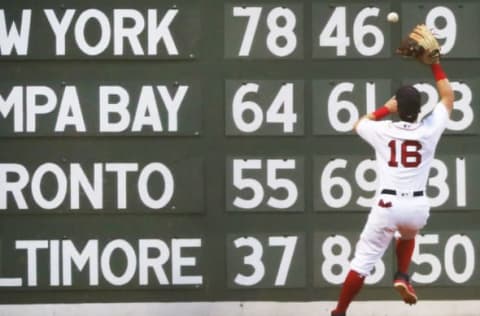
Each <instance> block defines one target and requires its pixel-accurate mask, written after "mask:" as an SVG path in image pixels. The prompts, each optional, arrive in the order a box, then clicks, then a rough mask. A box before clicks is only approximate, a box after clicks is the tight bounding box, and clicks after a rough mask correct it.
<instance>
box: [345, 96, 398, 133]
mask: <svg viewBox="0 0 480 316" xmlns="http://www.w3.org/2000/svg"><path fill="white" fill-rule="evenodd" d="M396 112H397V100H396V99H395V97H393V98H391V99H390V100H388V101H387V102H386V103H385V105H384V106H382V107H381V108H378V109H377V110H375V111H374V112H372V113H368V114H366V115H364V116H362V117H361V118H360V119H359V120H358V121H356V122H355V124H354V125H353V130H354V131H357V126H358V124H359V123H360V122H361V121H362V120H374V121H376V120H379V119H381V118H383V117H385V116H387V115H389V114H390V113H396Z"/></svg>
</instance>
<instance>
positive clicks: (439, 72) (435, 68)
mask: <svg viewBox="0 0 480 316" xmlns="http://www.w3.org/2000/svg"><path fill="white" fill-rule="evenodd" d="M432 72H433V77H434V78H435V81H439V80H443V79H446V78H447V75H446V74H445V71H443V68H442V65H440V64H432Z"/></svg>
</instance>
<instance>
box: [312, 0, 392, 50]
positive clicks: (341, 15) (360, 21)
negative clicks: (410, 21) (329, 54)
mask: <svg viewBox="0 0 480 316" xmlns="http://www.w3.org/2000/svg"><path fill="white" fill-rule="evenodd" d="M379 12H380V9H378V8H371V7H367V8H364V9H363V10H361V11H360V12H359V13H358V14H357V17H356V18H355V21H354V22H353V41H354V43H355V47H356V48H357V50H358V52H359V53H360V54H362V55H363V56H373V55H376V54H378V53H379V52H380V51H381V50H382V48H383V46H384V43H385V39H384V36H383V33H382V31H380V29H379V28H378V27H376V26H374V25H365V20H366V19H367V18H368V17H371V16H374V17H377V16H378V14H379ZM346 16H347V12H346V7H344V6H339V7H336V8H335V10H334V11H333V13H332V15H331V16H330V19H329V20H328V22H327V24H326V25H325V27H324V29H323V30H322V32H321V33H320V37H319V44H320V46H330V47H336V48H337V55H338V56H346V55H347V47H348V46H350V37H348V36H347V30H346V28H347V17H346ZM335 31H336V35H333V34H334V33H335ZM367 34H371V35H372V36H373V37H374V39H375V40H374V42H373V44H372V45H371V46H367V45H366V44H365V43H364V39H365V36H366V35H367Z"/></svg>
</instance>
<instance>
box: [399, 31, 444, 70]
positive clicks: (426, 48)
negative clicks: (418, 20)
mask: <svg viewBox="0 0 480 316" xmlns="http://www.w3.org/2000/svg"><path fill="white" fill-rule="evenodd" d="M397 54H400V55H402V56H407V57H414V58H416V59H417V60H418V61H420V62H422V63H424V64H433V63H436V62H438V61H439V60H440V45H438V42H437V39H436V38H435V37H434V36H433V34H432V32H431V31H430V30H429V29H428V28H427V27H426V26H425V24H421V25H417V26H416V27H415V28H414V29H413V31H412V32H411V33H410V34H409V35H408V37H406V38H405V39H403V40H402V42H401V43H400V47H399V48H397Z"/></svg>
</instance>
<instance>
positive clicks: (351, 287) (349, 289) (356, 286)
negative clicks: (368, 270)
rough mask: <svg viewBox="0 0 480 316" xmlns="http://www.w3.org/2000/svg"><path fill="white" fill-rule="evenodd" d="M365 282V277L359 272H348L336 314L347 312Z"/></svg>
mask: <svg viewBox="0 0 480 316" xmlns="http://www.w3.org/2000/svg"><path fill="white" fill-rule="evenodd" d="M364 281H365V277H364V276H362V275H360V274H358V273H357V272H355V271H353V270H350V271H349V272H348V274H347V277H346V278H345V282H344V283H343V286H342V290H341V291H340V297H339V299H338V303H337V308H336V309H335V310H334V311H333V312H334V313H345V312H346V311H347V308H348V305H350V303H351V302H352V301H353V299H354V298H355V296H356V295H357V293H358V292H360V289H361V288H362V286H363V282H364Z"/></svg>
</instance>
